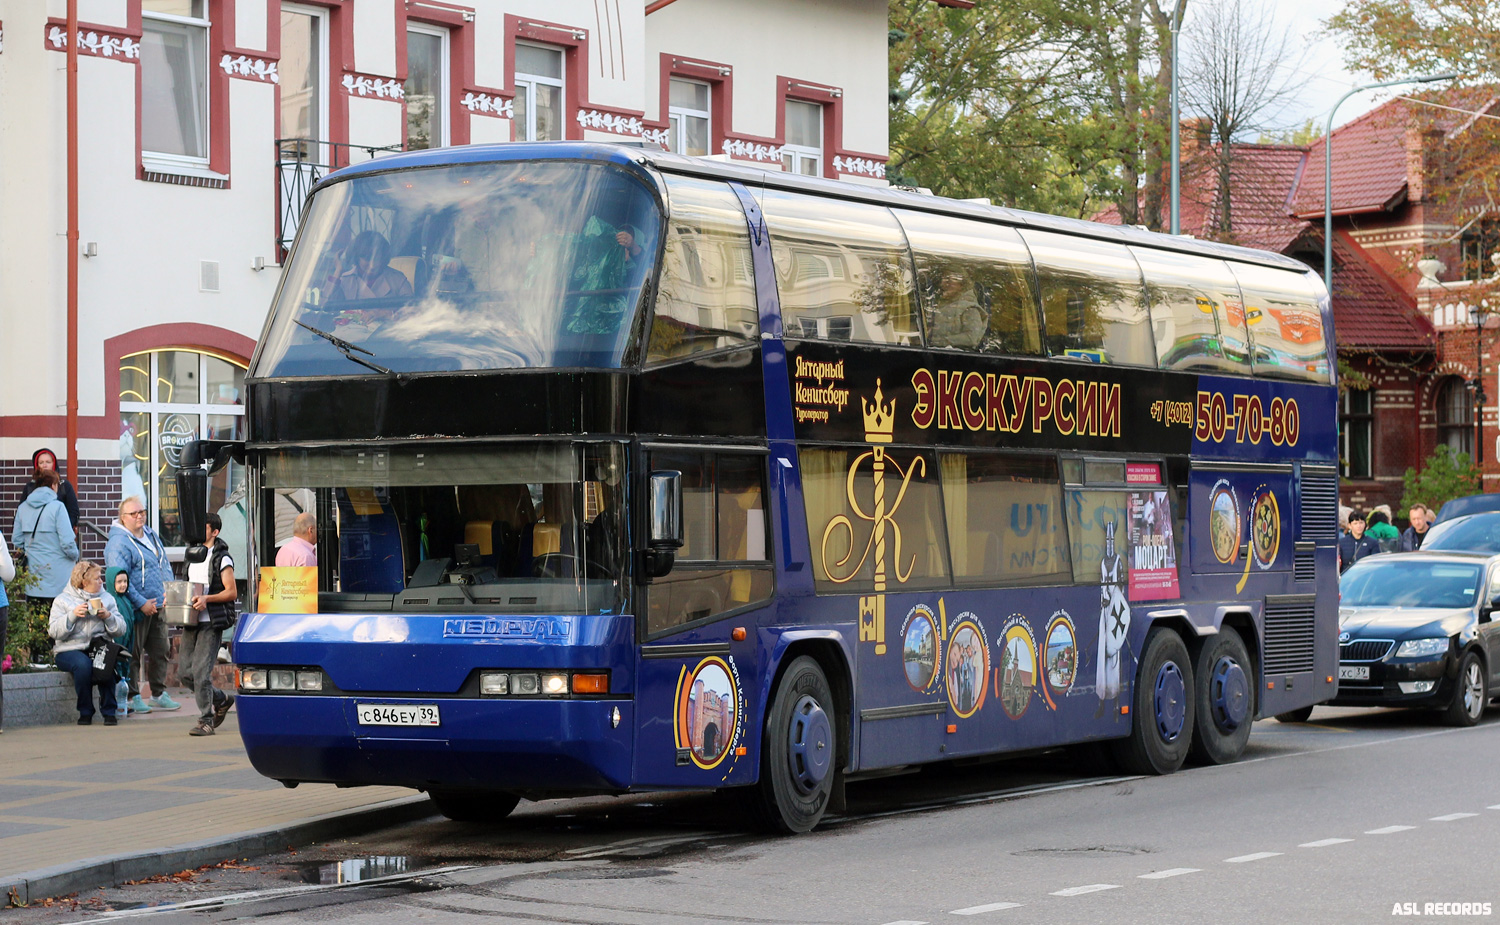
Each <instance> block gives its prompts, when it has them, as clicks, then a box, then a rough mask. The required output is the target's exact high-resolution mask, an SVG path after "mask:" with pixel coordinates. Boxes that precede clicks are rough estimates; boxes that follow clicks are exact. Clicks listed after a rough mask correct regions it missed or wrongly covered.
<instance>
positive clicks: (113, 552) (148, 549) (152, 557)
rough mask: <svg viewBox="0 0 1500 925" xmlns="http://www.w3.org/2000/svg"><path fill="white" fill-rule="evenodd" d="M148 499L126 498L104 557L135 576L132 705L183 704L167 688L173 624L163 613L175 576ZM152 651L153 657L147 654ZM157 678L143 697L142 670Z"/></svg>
mask: <svg viewBox="0 0 1500 925" xmlns="http://www.w3.org/2000/svg"><path fill="white" fill-rule="evenodd" d="M146 514H147V507H146V502H144V501H142V500H141V499H140V498H139V497H136V496H131V497H129V498H126V499H125V500H124V501H121V502H120V519H119V520H117V521H115V522H114V523H113V524H111V525H110V528H109V542H108V543H107V544H105V547H104V562H105V564H106V565H108V566H109V567H110V568H117V569H123V570H124V572H125V574H126V575H128V576H130V586H129V587H128V588H127V589H126V592H125V594H126V596H127V597H129V598H130V603H131V604H133V605H134V606H135V651H134V652H132V653H131V655H132V657H133V658H134V659H135V662H134V664H135V670H134V671H132V672H131V673H130V709H131V712H134V713H150V712H151V711H152V710H180V709H182V704H180V703H178V702H177V701H175V700H173V699H172V697H171V695H170V694H168V693H167V663H168V661H169V659H168V657H167V625H166V624H165V623H163V622H162V619H161V610H160V608H161V606H162V605H163V604H164V603H166V588H165V582H166V581H167V580H168V579H170V578H171V577H172V566H171V564H170V563H168V562H167V550H166V547H165V546H163V545H162V542H161V538H160V537H159V536H157V535H156V531H155V530H152V529H151V528H150V527H149V526H148V525H147V524H146ZM145 656H149V657H150V662H149V663H147V662H146V661H145V660H144V657H145ZM142 675H145V676H146V678H147V680H149V681H150V682H151V693H152V694H153V695H154V696H152V697H151V699H150V700H142V699H141V680H140V679H141V676H142Z"/></svg>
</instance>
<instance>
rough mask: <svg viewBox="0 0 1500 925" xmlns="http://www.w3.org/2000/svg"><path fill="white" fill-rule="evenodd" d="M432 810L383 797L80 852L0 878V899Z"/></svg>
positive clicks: (129, 876) (255, 850) (138, 875)
mask: <svg viewBox="0 0 1500 925" xmlns="http://www.w3.org/2000/svg"><path fill="white" fill-rule="evenodd" d="M433 815H434V810H433V808H432V804H431V803H430V802H429V801H428V799H427V797H426V796H425V795H422V794H417V795H415V796H409V797H402V798H400V799H396V800H387V801H386V802H384V803H376V804H375V805H373V806H364V807H360V808H358V809H348V810H343V811H341V812H336V813H328V814H327V815H323V816H314V817H312V818H310V819H303V820H301V821H299V822H293V823H289V824H287V825H280V826H271V827H268V828H264V829H253V830H251V831H249V832H237V833H234V834H232V835H226V836H221V837H218V838H209V839H204V840H203V841H197V842H189V843H187V844H182V845H173V846H171V847H168V848H163V849H161V850H158V851H137V852H131V853H128V854H114V855H107V856H104V857H97V858H85V859H83V860H79V861H74V862H71V863H68V864H58V865H55V866H53V867H44V868H41V869H39V870H31V871H27V872H25V873H23V874H17V875H13V876H11V877H8V878H5V879H3V880H0V905H3V904H4V903H6V902H7V901H8V899H9V897H11V895H12V891H14V895H15V898H16V899H17V900H18V901H19V902H21V903H23V904H25V903H30V902H33V901H35V900H40V899H44V898H46V897H48V896H62V895H65V894H68V893H76V892H80V891H83V890H92V889H96V888H98V887H101V886H119V885H120V884H122V883H124V882H125V881H127V880H141V879H143V878H146V877H154V876H157V875H158V874H171V873H176V872H177V871H180V870H188V869H191V868H196V867H202V866H203V865H205V864H217V863H219V862H220V861H226V860H230V859H233V858H243V857H255V856H257V855H264V854H271V853H273V852H276V851H281V850H283V849H285V848H286V847H287V846H288V845H292V846H300V845H308V844H311V843H313V842H318V841H323V840H325V839H330V838H341V837H344V836H348V835H358V834H361V833H364V832H371V831H374V830H376V829H383V828H386V827H388V826H393V825H400V824H401V823H404V822H415V821H417V820H419V819H427V818H429V817H431V816H433Z"/></svg>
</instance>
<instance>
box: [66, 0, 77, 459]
mask: <svg viewBox="0 0 1500 925" xmlns="http://www.w3.org/2000/svg"><path fill="white" fill-rule="evenodd" d="M67 453H68V479H69V480H70V481H71V482H72V483H73V484H74V485H77V484H78V0H68V449H67Z"/></svg>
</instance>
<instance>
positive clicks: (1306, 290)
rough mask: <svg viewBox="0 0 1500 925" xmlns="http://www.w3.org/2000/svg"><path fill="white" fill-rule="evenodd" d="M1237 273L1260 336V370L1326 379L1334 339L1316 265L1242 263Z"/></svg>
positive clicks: (1288, 376)
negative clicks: (1327, 332) (1326, 325)
mask: <svg viewBox="0 0 1500 925" xmlns="http://www.w3.org/2000/svg"><path fill="white" fill-rule="evenodd" d="M1234 275H1235V276H1236V277H1237V278H1238V279H1239V281H1240V291H1241V292H1243V293H1244V294H1245V322H1246V323H1247V324H1248V325H1249V327H1250V330H1251V332H1252V333H1251V337H1253V338H1254V340H1255V351H1254V357H1255V358H1254V368H1255V374H1256V375H1257V376H1271V377H1275V378H1277V379H1305V380H1307V381H1309V382H1322V383H1325V384H1326V383H1327V382H1328V381H1329V369H1328V342H1327V339H1326V338H1325V337H1324V336H1323V311H1322V308H1321V307H1320V306H1319V304H1318V296H1317V290H1316V289H1315V288H1314V285H1313V283H1312V282H1311V281H1310V276H1311V271H1307V272H1305V273H1298V272H1295V271H1288V270H1277V269H1273V268H1271V267H1263V266H1258V265H1256V264H1253V263H1236V264H1234Z"/></svg>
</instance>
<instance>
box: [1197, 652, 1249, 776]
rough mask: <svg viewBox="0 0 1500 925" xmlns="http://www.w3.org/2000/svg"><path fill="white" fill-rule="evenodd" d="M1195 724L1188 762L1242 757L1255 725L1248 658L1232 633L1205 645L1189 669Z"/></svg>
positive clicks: (1208, 762) (1218, 762) (1225, 761)
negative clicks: (1251, 726) (1194, 663)
mask: <svg viewBox="0 0 1500 925" xmlns="http://www.w3.org/2000/svg"><path fill="white" fill-rule="evenodd" d="M1193 676H1194V680H1195V682H1196V683H1195V684H1194V690H1195V692H1196V693H1195V695H1194V697H1195V699H1196V700H1197V703H1196V704H1195V707H1196V710H1197V722H1196V723H1195V724H1194V726H1193V748H1192V755H1193V759H1194V760H1196V761H1199V762H1202V763H1203V764H1228V763H1229V762H1231V761H1234V760H1235V759H1236V758H1239V756H1240V755H1241V754H1242V753H1243V752H1244V751H1245V743H1247V742H1249V741H1250V725H1251V723H1252V722H1254V720H1255V682H1254V681H1253V680H1252V679H1251V674H1250V652H1249V650H1248V649H1246V648H1245V641H1244V640H1243V639H1241V638H1240V634H1239V633H1238V632H1237V631H1235V630H1234V629H1233V628H1231V627H1228V626H1226V627H1224V628H1223V629H1221V630H1219V632H1218V634H1217V635H1215V636H1213V637H1211V638H1209V639H1207V640H1205V641H1204V643H1203V649H1202V650H1201V651H1200V652H1199V653H1198V663H1197V664H1196V665H1195V666H1193Z"/></svg>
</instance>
